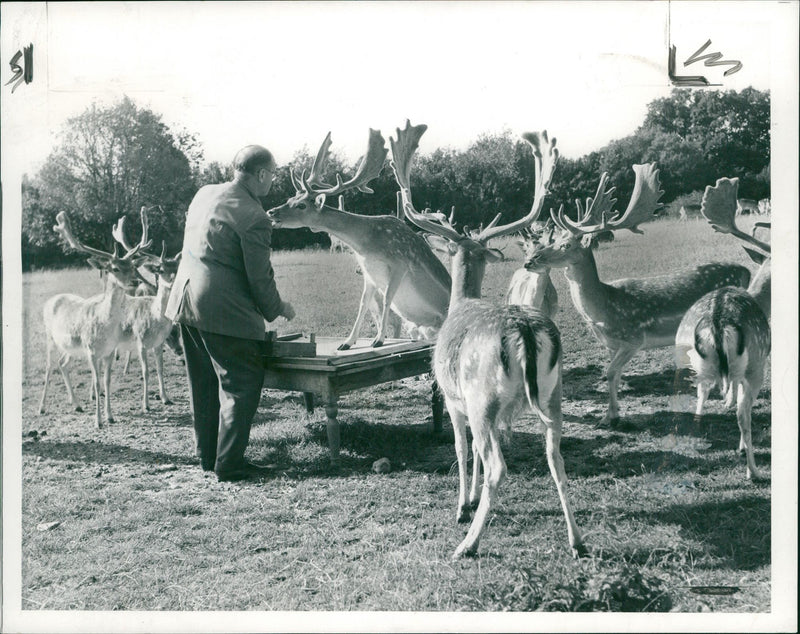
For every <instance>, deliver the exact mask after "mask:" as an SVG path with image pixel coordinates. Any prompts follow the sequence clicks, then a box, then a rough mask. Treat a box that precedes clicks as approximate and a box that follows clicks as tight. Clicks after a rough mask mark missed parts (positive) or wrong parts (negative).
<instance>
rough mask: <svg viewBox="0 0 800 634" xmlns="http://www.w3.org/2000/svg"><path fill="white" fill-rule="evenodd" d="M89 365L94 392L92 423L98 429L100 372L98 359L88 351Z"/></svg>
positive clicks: (101, 420)
mask: <svg viewBox="0 0 800 634" xmlns="http://www.w3.org/2000/svg"><path fill="white" fill-rule="evenodd" d="M87 356H88V358H89V367H90V368H91V370H92V391H93V392H94V393H95V395H96V398H95V401H94V424H95V427H97V428H98V429H100V428H101V427H102V426H103V419H102V418H101V417H100V373H99V370H100V368H99V360H98V359H97V358H96V357H95V356H94V354H93V353H91V352H90V353H89V354H88V355H87Z"/></svg>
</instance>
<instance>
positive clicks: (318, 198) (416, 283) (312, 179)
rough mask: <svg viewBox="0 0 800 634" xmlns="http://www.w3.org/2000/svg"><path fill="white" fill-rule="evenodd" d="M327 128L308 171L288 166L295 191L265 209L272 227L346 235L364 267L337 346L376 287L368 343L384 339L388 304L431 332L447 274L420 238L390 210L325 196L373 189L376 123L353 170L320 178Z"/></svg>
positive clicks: (444, 298) (445, 295)
mask: <svg viewBox="0 0 800 634" xmlns="http://www.w3.org/2000/svg"><path fill="white" fill-rule="evenodd" d="M330 145H331V134H330V132H328V135H327V136H326V137H325V139H324V140H323V142H322V145H321V146H320V149H319V151H318V152H317V156H316V158H315V160H314V163H313V165H312V167H311V170H310V172H309V175H308V177H306V175H305V172H303V173H302V174H301V175H300V177H299V178H297V177H296V176H295V174H294V172H293V171H291V170H290V177H291V180H292V183H293V185H294V188H295V190H296V194H295V195H294V196H293V197H292V198H290V199H288V200H287V201H286V202H285V203H284V204H283V205H280V206H278V207H274V208H272V209H270V210H269V211H268V212H267V215H268V216H269V217H270V218H271V219H272V222H273V224H274V225H275V227H277V228H287V229H295V228H299V227H308V228H309V229H311V230H312V231H326V232H328V233H329V234H331V235H332V236H336V237H337V238H339V239H341V240H342V241H343V242H345V243H346V244H347V245H348V246H349V247H350V248H351V249H352V250H353V252H354V253H355V257H356V260H357V261H358V264H359V266H360V268H361V270H362V272H363V277H364V286H363V290H362V293H361V301H360V303H359V307H358V314H357V315H356V320H355V323H354V324H353V327H352V330H351V331H350V334H349V335H348V337H347V338H346V339H345V341H344V342H342V344H341V345H339V347H338V349H339V350H348V349H350V348H351V347H352V346H353V345H354V344H355V343H356V340H357V339H358V335H359V332H360V330H361V326H362V323H363V321H364V317H365V315H366V312H367V310H368V309H369V306H370V303H371V301H372V299H373V298H374V295H375V293H376V292H378V293H380V295H381V298H382V300H383V302H382V310H381V317H380V323H379V325H378V332H377V334H376V335H375V338H374V339H373V340H372V342H371V344H370V345H371V347H373V348H377V347H380V346H382V345H383V342H384V340H385V338H386V332H387V324H388V322H389V314H390V311H391V310H394V311H395V312H396V313H397V314H398V315H400V317H402V319H404V320H405V321H406V322H410V323H411V324H412V325H413V326H414V327H415V328H416V329H417V332H419V333H420V336H421V337H423V338H431V337H433V336H435V333H436V331H437V330H438V328H439V327H440V326H441V324H442V322H443V321H444V319H445V316H446V315H447V306H448V303H449V301H450V275H449V274H448V272H447V269H446V268H445V266H444V265H443V264H442V263H441V262H440V261H439V259H438V258H437V257H436V256H435V255H434V253H433V252H432V251H431V249H430V247H429V246H428V245H427V243H426V242H425V240H424V239H423V238H422V237H421V236H419V235H417V233H416V232H414V231H413V230H412V229H411V228H410V227H409V226H408V225H407V224H406V223H405V222H404V221H403V220H401V219H400V218H398V217H397V216H396V215H381V216H361V215H358V214H354V213H348V212H345V211H343V210H341V209H337V208H336V207H332V206H329V205H326V204H325V201H326V198H327V197H328V196H333V195H337V194H341V193H343V192H345V191H348V190H353V189H357V190H358V191H361V192H366V193H372V192H373V190H372V189H370V188H369V187H368V186H367V183H368V182H369V181H371V180H372V179H374V178H375V177H377V176H378V175H379V174H380V172H381V170H382V168H383V163H384V160H385V158H386V155H387V153H388V150H387V149H386V147H385V146H386V141H385V139H384V138H383V136H382V135H381V133H380V131H379V130H373V129H371V128H370V130H369V139H368V145H367V152H366V154H365V155H364V158H363V159H362V160H361V162H360V163H359V166H358V168H357V169H356V173H355V174H354V176H353V177H352V178H351V179H350V180H348V181H346V182H343V181H342V177H341V176H340V175H338V174H337V175H336V184H335V185H331V184H328V183H326V182H325V181H324V180H323V173H324V171H325V167H326V165H327V162H328V156H329V149H330Z"/></svg>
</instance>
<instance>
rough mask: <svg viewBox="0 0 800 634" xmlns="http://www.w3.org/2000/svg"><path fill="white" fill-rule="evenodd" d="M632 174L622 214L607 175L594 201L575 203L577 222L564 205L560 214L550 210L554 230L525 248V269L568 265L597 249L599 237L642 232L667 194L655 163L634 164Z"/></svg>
mask: <svg viewBox="0 0 800 634" xmlns="http://www.w3.org/2000/svg"><path fill="white" fill-rule="evenodd" d="M633 171H634V173H635V174H636V181H635V183H634V186H633V194H632V195H631V199H630V201H629V202H628V206H627V208H626V209H625V211H624V212H622V213H620V212H616V211H612V210H613V208H614V205H616V203H617V199H616V198H613V194H614V190H615V188H614V187H611V188H609V189H606V186H607V184H608V174H606V173H604V174H603V175H602V176H601V177H600V182H599V183H598V186H597V192H596V193H595V195H594V197H593V198H591V197H590V198H587V199H586V202H585V206H584V204H582V203H581V201H580V200H578V199H576V200H575V206H576V207H577V211H578V214H577V220H575V221H573V220H570V218H569V217H567V216H566V214H565V213H564V206H563V205H562V206H561V207H560V208H559V210H558V212H555V211H553V210H552V209H551V210H550V218H551V220H552V222H553V227H552V230H550V231H542V232H541V233H539V234H538V235H536V236H535V239H533V240H532V241H530V242H529V244H528V245H526V251H527V252H526V259H525V267H526V268H528V269H529V270H540V269H542V268H548V267H554V268H557V267H565V266H568V265H569V264H570V263H571V262H573V261H575V260H576V259H578V258H580V257H583V255H582V253H583V252H586V251H588V250H591V249H592V248H593V247H594V246H595V244H596V239H597V236H598V234H603V233H606V232H608V231H612V232H613V231H617V230H619V229H627V230H628V231H632V232H633V233H642V230H641V229H639V225H640V224H641V223H643V222H646V221H647V220H650V219H652V218H653V216H654V214H655V212H656V211H657V210H658V209H660V208H661V207H662V204H661V203H659V202H658V199H659V198H660V197H661V196H662V194H663V193H664V192H663V191H662V190H661V184H660V182H659V178H658V170H657V169H656V166H655V163H647V164H644V165H634V166H633Z"/></svg>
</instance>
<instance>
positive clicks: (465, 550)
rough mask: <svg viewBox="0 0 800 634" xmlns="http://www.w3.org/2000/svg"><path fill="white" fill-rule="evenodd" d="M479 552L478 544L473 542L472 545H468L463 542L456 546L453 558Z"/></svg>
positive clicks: (469, 555)
mask: <svg viewBox="0 0 800 634" xmlns="http://www.w3.org/2000/svg"><path fill="white" fill-rule="evenodd" d="M477 552H478V544H473V545H472V546H467V545H466V544H464V542H461V545H460V546H459V547H458V548H456V552H454V553H453V559H454V560H455V559H461V558H462V557H473V556H474V555H475V553H477Z"/></svg>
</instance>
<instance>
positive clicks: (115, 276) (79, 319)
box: [39, 211, 150, 428]
mask: <svg viewBox="0 0 800 634" xmlns="http://www.w3.org/2000/svg"><path fill="white" fill-rule="evenodd" d="M56 222H57V224H56V226H55V227H53V229H54V230H55V231H56V232H57V233H58V234H59V235H60V236H61V237H62V238H63V239H64V240H65V241H66V242H67V244H69V246H70V247H72V248H73V249H75V250H76V251H81V252H83V253H86V254H87V255H89V263H90V264H91V265H92V266H94V267H95V268H99V269H101V270H103V271H105V272H106V273H107V275H106V281H105V289H104V291H103V293H102V294H100V295H95V296H93V297H90V298H88V299H86V298H83V297H79V296H78V295H73V294H68V293H62V294H59V295H55V296H54V297H51V298H50V299H48V300H47V301H46V302H45V304H44V308H43V310H42V313H43V318H44V327H45V339H46V342H47V365H46V367H45V374H44V389H43V391H42V398H41V400H40V401H39V413H40V414H43V413H44V411H45V397H46V396H47V385H48V382H49V379H50V368H51V362H52V354H53V349H54V348H56V349H57V350H58V351H59V353H60V357H59V360H58V367H59V369H60V370H61V375H62V376H63V377H64V383H65V385H66V387H67V398H68V399H69V402H70V404H71V405H73V406H74V407H75V408H76V410H77V411H83V410H82V409H81V408H80V406H79V405H77V403H76V401H75V396H74V394H73V391H72V384H71V383H70V379H69V363H70V360H71V358H72V357H73V356H75V355H77V354H80V353H83V354H85V355H86V358H87V359H88V361H89V366H90V368H91V370H92V386H93V387H92V390H93V392H94V394H95V397H96V402H95V424H96V426H97V427H98V428H99V427H102V424H103V422H102V418H101V414H100V371H101V369H102V371H103V387H104V393H105V401H104V408H103V409H104V412H103V413H104V414H105V418H106V420H107V421H108V422H109V423H112V422H113V418H112V416H111V396H110V392H111V365H112V361H113V358H114V351H115V350H116V347H117V344H118V343H119V339H120V336H121V334H122V319H123V310H122V308H123V304H124V296H125V292H126V290H132V289H133V287H134V282H135V281H136V279H137V274H136V269H137V267H138V266H139V265H140V264H141V254H140V252H141V251H142V250H143V249H146V248H147V247H149V246H150V242H149V241H148V240H147V234H146V232H145V233H143V235H142V239H141V240H140V241H139V243H138V244H137V245H135V246H134V247H132V248H131V249H128V250H127V251H126V253H125V255H123V256H120V255H119V253H118V251H117V247H116V245H115V246H114V252H113V253H107V252H105V251H101V250H99V249H95V248H92V247H89V246H87V245H85V244H83V243H81V242H80V241H78V239H77V238H76V237H75V235H74V234H73V232H72V228H71V227H70V223H69V219H68V218H67V215H66V214H65V213H64V212H63V211H60V212H59V213H58V215H57V216H56Z"/></svg>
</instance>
